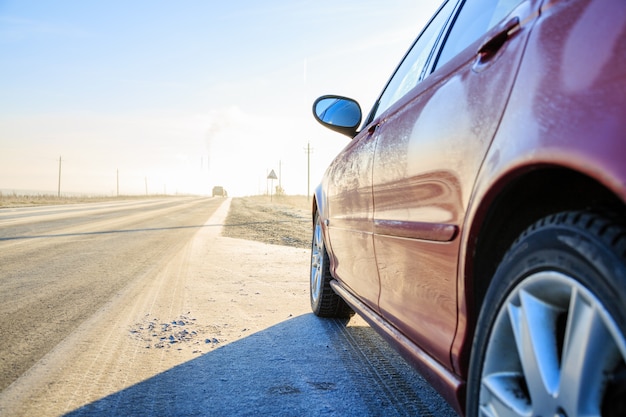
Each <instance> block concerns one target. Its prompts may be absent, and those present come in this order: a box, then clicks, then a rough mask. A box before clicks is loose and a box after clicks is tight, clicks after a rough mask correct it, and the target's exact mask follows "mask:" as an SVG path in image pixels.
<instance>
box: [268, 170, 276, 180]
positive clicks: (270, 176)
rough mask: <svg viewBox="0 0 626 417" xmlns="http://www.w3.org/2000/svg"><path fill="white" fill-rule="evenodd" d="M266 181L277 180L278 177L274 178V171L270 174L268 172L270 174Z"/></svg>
mask: <svg viewBox="0 0 626 417" xmlns="http://www.w3.org/2000/svg"><path fill="white" fill-rule="evenodd" d="M267 179H268V180H277V179H278V177H277V176H276V173H275V172H274V170H272V172H270V174H269V175H268V176H267Z"/></svg>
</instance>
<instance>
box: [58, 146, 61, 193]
mask: <svg viewBox="0 0 626 417" xmlns="http://www.w3.org/2000/svg"><path fill="white" fill-rule="evenodd" d="M57 197H59V198H60V197H61V156H59V186H58V188H57Z"/></svg>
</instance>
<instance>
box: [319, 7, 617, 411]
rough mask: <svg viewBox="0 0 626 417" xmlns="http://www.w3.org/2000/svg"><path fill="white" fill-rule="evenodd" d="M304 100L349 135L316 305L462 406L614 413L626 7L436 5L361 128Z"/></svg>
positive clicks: (327, 191) (329, 205) (326, 217)
mask: <svg viewBox="0 0 626 417" xmlns="http://www.w3.org/2000/svg"><path fill="white" fill-rule="evenodd" d="M372 59H376V57H371V56H364V57H363V62H362V63H355V64H356V65H355V68H359V67H361V66H363V65H367V62H368V61H370V60H372ZM313 112H314V114H315V117H316V118H317V120H318V121H319V122H321V123H322V124H324V125H325V126H327V127H329V128H331V129H333V130H336V131H338V132H341V133H344V134H346V135H348V136H350V137H351V138H353V139H352V140H351V142H350V143H348V144H347V146H346V147H345V148H344V149H343V150H342V151H341V152H340V153H339V155H338V156H337V157H336V158H335V160H334V161H333V162H332V163H331V165H330V166H329V168H328V169H327V171H326V173H325V175H324V177H323V180H322V183H321V185H320V186H319V187H318V188H317V190H316V192H315V200H314V204H313V213H312V218H313V243H312V251H311V275H310V289H311V294H310V296H311V306H312V309H313V312H314V313H315V314H317V315H318V316H322V317H347V316H350V315H351V314H352V312H353V311H356V312H358V313H359V314H360V315H362V316H363V317H364V318H365V319H366V320H367V321H368V322H369V323H370V324H371V325H372V327H374V328H375V329H377V330H378V331H379V332H380V333H381V334H382V335H383V336H385V337H386V338H387V339H388V340H389V341H390V343H392V344H393V345H394V346H395V347H396V348H397V349H398V350H399V351H400V352H401V353H402V354H403V355H404V356H405V357H406V358H407V359H408V360H409V361H410V362H411V363H412V364H413V365H414V366H416V368H417V369H418V370H419V371H420V372H421V373H422V374H423V375H424V376H425V377H426V378H427V379H428V380H429V381H430V382H431V383H432V385H433V386H434V387H435V388H437V389H438V390H439V392H441V394H442V395H443V396H444V397H445V398H446V399H447V400H448V401H449V402H450V404H451V405H452V406H453V407H454V408H455V409H456V410H457V411H458V412H459V413H461V414H466V415H468V416H505V415H506V416H543V417H548V416H550V417H552V416H569V417H572V416H581V415H585V416H588V415H589V416H591V415H593V416H625V415H626V411H625V410H626V365H625V361H626V337H625V335H626V2H624V1H623V0H594V1H589V0H553V1H547V0H527V1H520V0H466V1H461V0H450V1H444V2H443V4H442V5H441V7H440V9H439V10H438V11H437V13H436V14H435V16H434V17H433V18H432V19H431V20H430V22H429V23H428V25H427V26H426V28H425V29H424V30H423V31H422V32H421V34H420V35H419V37H418V38H417V40H416V41H415V43H414V44H413V46H412V47H411V48H410V50H409V51H408V53H407V54H406V56H405V57H404V59H403V61H402V62H401V63H400V65H399V66H398V68H397V69H396V71H395V73H394V74H393V76H392V77H391V79H390V80H389V82H388V83H387V85H386V87H385V88H384V90H383V92H382V94H381V95H380V97H379V98H378V100H377V101H376V103H375V106H374V107H373V109H372V110H371V111H370V112H369V114H368V115H367V117H366V118H365V120H364V122H363V123H362V124H361V119H362V114H361V108H360V106H359V104H358V103H357V102H355V101H354V100H351V99H349V98H345V97H341V96H323V97H321V98H319V99H318V100H317V101H316V102H315V104H314V106H313ZM329 359H332V358H329Z"/></svg>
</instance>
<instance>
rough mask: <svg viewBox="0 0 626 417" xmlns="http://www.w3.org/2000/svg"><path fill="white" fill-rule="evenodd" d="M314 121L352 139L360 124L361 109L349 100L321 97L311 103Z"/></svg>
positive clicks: (338, 97) (336, 97)
mask: <svg viewBox="0 0 626 417" xmlns="http://www.w3.org/2000/svg"><path fill="white" fill-rule="evenodd" d="M313 115H314V116H315V120H317V121H318V122H320V123H321V124H322V125H324V126H326V127H327V128H329V129H331V130H334V131H336V132H339V133H343V134H344V135H347V136H350V137H351V138H353V137H354V136H355V135H356V130H357V128H358V127H359V125H360V124H361V117H362V113H361V107H360V106H359V103H357V102H356V101H355V100H352V99H351V98H347V97H341V96H322V97H320V98H318V99H317V100H315V102H314V103H313Z"/></svg>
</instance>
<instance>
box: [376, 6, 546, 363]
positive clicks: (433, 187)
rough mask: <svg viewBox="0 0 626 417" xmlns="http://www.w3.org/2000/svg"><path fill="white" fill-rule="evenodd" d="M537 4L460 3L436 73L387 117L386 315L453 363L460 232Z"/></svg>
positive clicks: (383, 205) (380, 236) (382, 238)
mask: <svg viewBox="0 0 626 417" xmlns="http://www.w3.org/2000/svg"><path fill="white" fill-rule="evenodd" d="M537 3H538V1H537V0H527V1H520V0H467V1H465V2H460V4H459V5H458V8H457V11H455V19H454V21H453V23H452V24H451V25H450V29H449V30H448V31H447V37H446V38H445V39H444V40H443V41H442V42H441V44H440V45H443V46H441V47H439V48H437V51H436V53H435V54H433V55H431V59H430V65H431V68H434V72H432V73H430V74H429V75H428V76H425V77H424V79H423V80H422V81H421V82H419V83H418V84H417V86H416V87H415V88H413V89H412V90H411V91H410V92H408V93H407V94H404V95H400V98H399V99H397V100H396V101H394V102H393V104H392V105H390V107H389V108H388V109H387V110H385V111H384V113H383V114H381V115H380V118H381V123H380V126H379V127H378V130H377V140H378V142H377V148H376V154H375V159H374V170H373V196H374V207H375V211H374V247H375V251H376V256H377V266H378V271H379V277H380V283H381V290H380V299H379V308H380V312H381V314H382V315H383V316H384V317H385V318H386V319H387V320H388V321H389V322H391V323H392V324H393V325H394V326H395V327H396V328H398V329H399V330H400V331H401V332H403V333H404V334H405V335H406V336H408V337H409V338H410V339H412V340H413V341H414V342H415V343H417V344H418V345H419V346H421V347H423V348H424V349H425V350H426V351H428V352H429V353H431V354H432V355H433V356H434V357H435V358H436V359H438V360H439V361H440V362H441V363H444V364H447V365H448V366H449V365H450V347H451V344H452V340H453V336H454V333H455V330H456V326H457V319H458V317H457V315H458V313H457V267H458V265H457V262H458V254H459V240H460V239H459V235H460V232H461V229H462V227H463V219H464V216H465V211H466V209H467V206H468V203H469V200H470V197H471V192H472V187H473V183H474V180H475V178H476V175H477V172H478V170H479V168H480V165H481V164H482V162H483V159H484V155H485V154H486V152H487V149H488V147H489V145H490V142H491V139H492V138H493V136H494V133H495V131H496V129H497V127H498V122H499V120H500V117H501V116H502V112H503V110H504V108H505V106H506V103H507V99H508V96H509V93H510V91H511V87H512V85H513V82H514V80H515V74H516V70H517V68H518V66H519V62H520V58H521V56H522V54H523V50H524V45H525V42H526V39H527V36H528V32H529V30H530V26H531V23H532V20H533V17H534V16H535V15H534V14H533V11H536V10H537V7H538V5H537ZM390 85H392V83H390ZM385 94H387V95H390V94H391V93H388V92H385V93H383V98H384V96H385Z"/></svg>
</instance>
